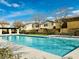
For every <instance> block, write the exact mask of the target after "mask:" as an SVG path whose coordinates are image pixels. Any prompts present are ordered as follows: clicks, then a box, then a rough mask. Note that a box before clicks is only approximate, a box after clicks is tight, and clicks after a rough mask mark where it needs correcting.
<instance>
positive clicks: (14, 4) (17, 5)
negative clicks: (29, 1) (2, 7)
mask: <svg viewBox="0 0 79 59" xmlns="http://www.w3.org/2000/svg"><path fill="white" fill-rule="evenodd" d="M12 6H13V7H15V8H16V7H20V5H19V4H17V3H13V4H12Z"/></svg>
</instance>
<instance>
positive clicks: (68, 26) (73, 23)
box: [61, 17, 79, 34]
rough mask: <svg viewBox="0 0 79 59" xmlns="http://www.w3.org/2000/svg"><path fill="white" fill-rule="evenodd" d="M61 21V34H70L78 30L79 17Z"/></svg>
mask: <svg viewBox="0 0 79 59" xmlns="http://www.w3.org/2000/svg"><path fill="white" fill-rule="evenodd" d="M62 21H63V24H62V28H61V33H71V32H75V31H78V30H79V17H72V18H66V19H62ZM77 33H78V32H77ZM72 34H73V33H72Z"/></svg>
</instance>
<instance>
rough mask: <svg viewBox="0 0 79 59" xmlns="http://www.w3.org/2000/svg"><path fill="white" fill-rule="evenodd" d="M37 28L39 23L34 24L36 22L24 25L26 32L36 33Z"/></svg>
mask: <svg viewBox="0 0 79 59" xmlns="http://www.w3.org/2000/svg"><path fill="white" fill-rule="evenodd" d="M39 27H40V25H39V23H36V22H34V23H27V24H25V27H24V30H25V31H27V32H29V31H32V30H36V31H38V29H39Z"/></svg>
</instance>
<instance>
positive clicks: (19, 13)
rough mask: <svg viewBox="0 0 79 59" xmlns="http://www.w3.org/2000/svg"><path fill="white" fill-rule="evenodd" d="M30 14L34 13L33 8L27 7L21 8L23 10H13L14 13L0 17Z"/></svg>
mask: <svg viewBox="0 0 79 59" xmlns="http://www.w3.org/2000/svg"><path fill="white" fill-rule="evenodd" d="M31 14H34V10H32V9H29V10H23V11H18V12H14V13H12V14H10V15H7V16H4V17H2V18H1V19H6V18H12V17H18V16H23V15H31Z"/></svg>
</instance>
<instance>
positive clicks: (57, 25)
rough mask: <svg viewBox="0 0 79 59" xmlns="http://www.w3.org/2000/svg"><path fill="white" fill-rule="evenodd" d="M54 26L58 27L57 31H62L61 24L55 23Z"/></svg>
mask: <svg viewBox="0 0 79 59" xmlns="http://www.w3.org/2000/svg"><path fill="white" fill-rule="evenodd" d="M53 26H54V27H56V29H60V28H61V23H59V22H55V23H54V25H53Z"/></svg>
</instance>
